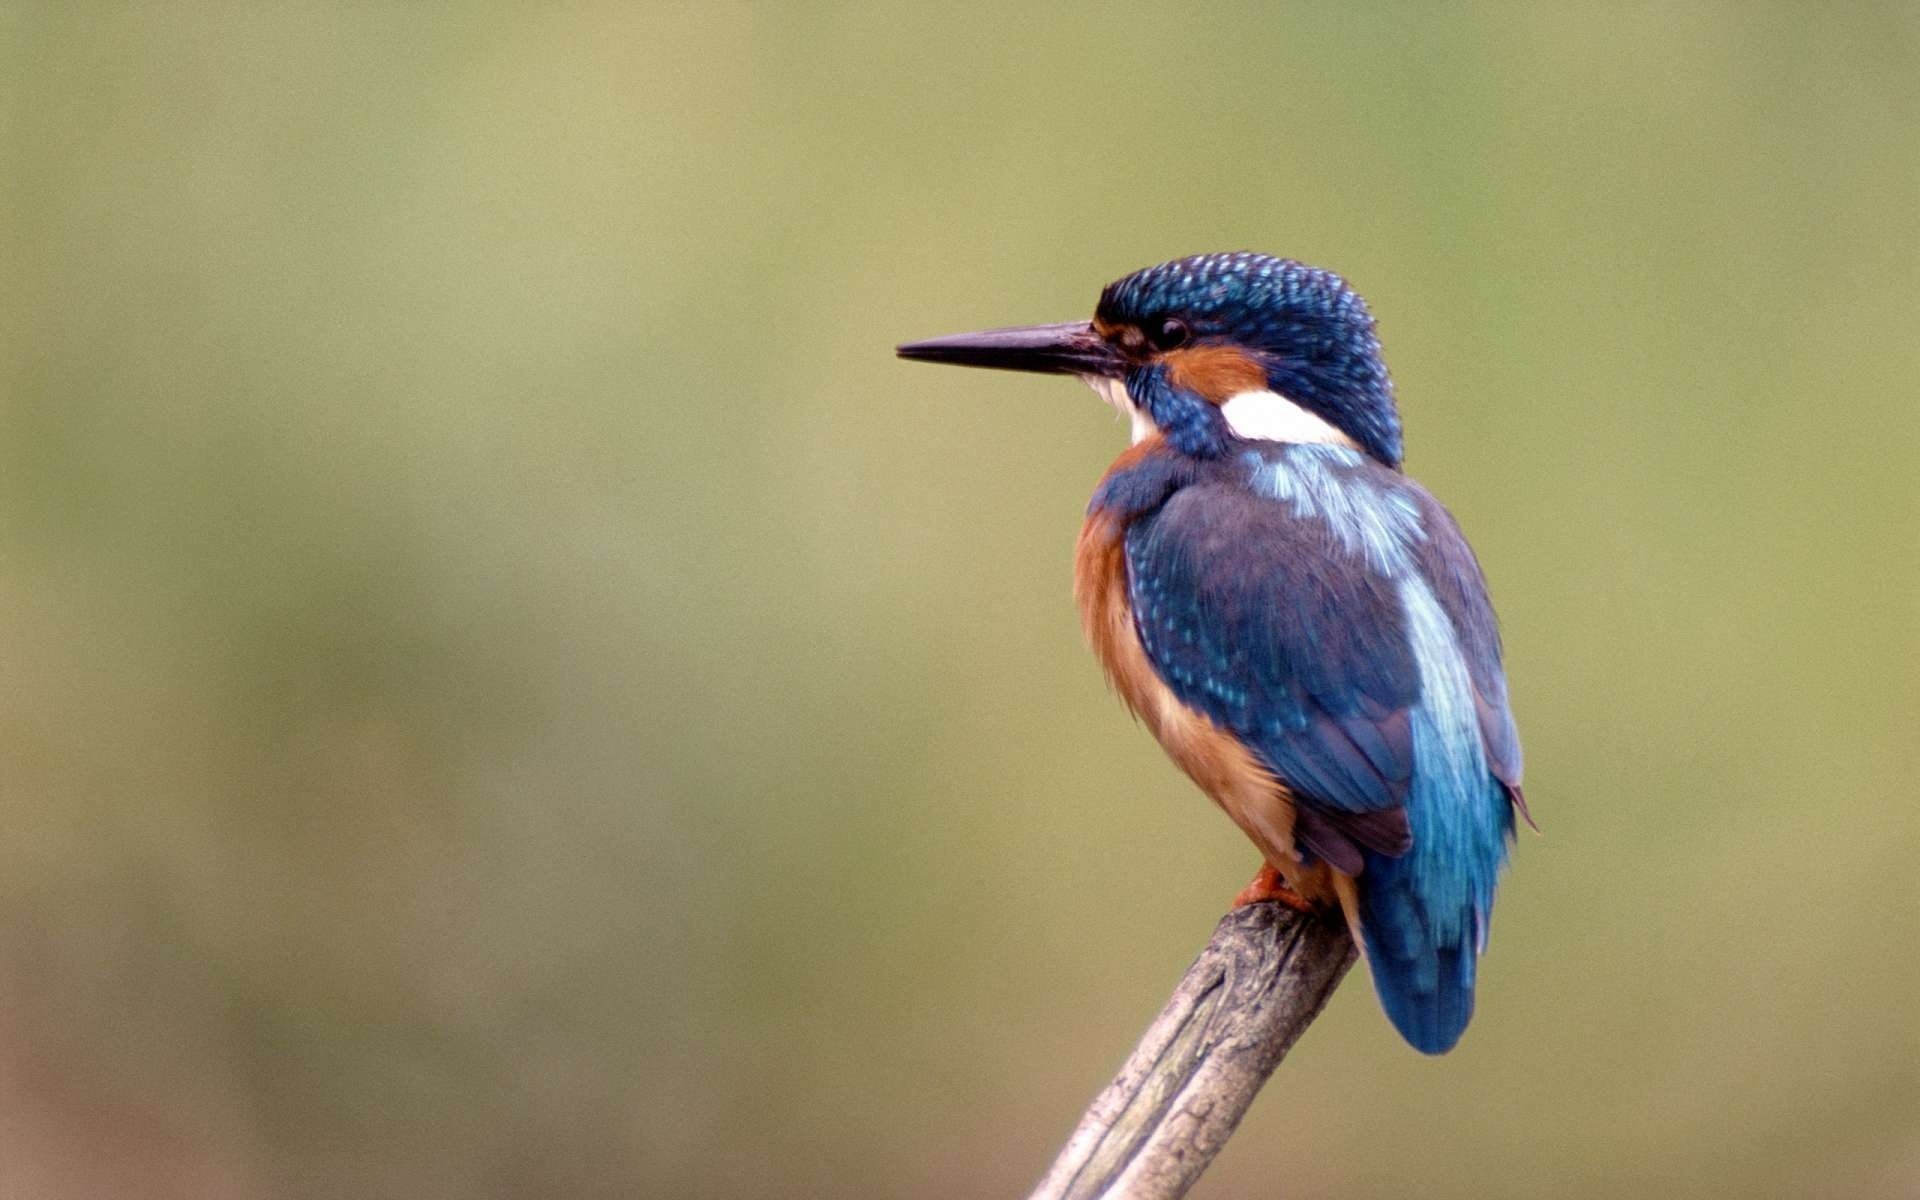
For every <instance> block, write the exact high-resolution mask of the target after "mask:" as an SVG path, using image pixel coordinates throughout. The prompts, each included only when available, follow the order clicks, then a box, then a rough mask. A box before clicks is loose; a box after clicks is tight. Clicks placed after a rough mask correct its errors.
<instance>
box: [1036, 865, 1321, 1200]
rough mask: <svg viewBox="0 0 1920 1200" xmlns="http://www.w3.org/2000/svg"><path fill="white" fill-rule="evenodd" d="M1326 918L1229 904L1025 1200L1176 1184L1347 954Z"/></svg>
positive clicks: (1312, 1013)
mask: <svg viewBox="0 0 1920 1200" xmlns="http://www.w3.org/2000/svg"><path fill="white" fill-rule="evenodd" d="M1353 960H1354V951H1353V941H1352V939H1351V938H1349V937H1348V936H1347V931H1346V927H1345V926H1344V925H1342V924H1340V923H1339V922H1338V921H1337V920H1330V919H1324V918H1321V917H1317V916H1311V915H1307V914H1303V913H1299V912H1295V911H1294V910H1293V909H1290V908H1286V907H1283V906H1281V905H1279V904H1274V903H1271V902H1269V903H1262V904H1251V905H1248V906H1246V907H1244V908H1236V909H1234V910H1233V911H1232V912H1229V913H1228V914H1227V915H1226V916H1224V917H1222V918H1220V924H1219V925H1217V926H1215V928H1214V931H1213V939H1212V940H1211V941H1209V942H1208V943H1207V948H1206V949H1205V950H1203V951H1201V952H1200V957H1199V958H1197V959H1195V960H1194V964H1193V966H1191V967H1189V968H1188V969H1187V974H1186V977H1185V978H1183V979H1182V980H1181V981H1180V986H1179V987H1178V988H1176V989H1175V990H1174V993H1173V998H1172V999H1170V1000H1168V1001H1167V1006H1166V1008H1165V1009H1164V1010H1163V1011H1162V1012H1161V1013H1160V1016H1159V1019H1157V1020H1156V1021H1154V1023H1153V1024H1152V1026H1151V1027H1149V1028H1148V1029H1147V1032H1146V1035H1145V1036H1143V1037H1142V1038H1141V1039H1140V1044H1139V1045H1138V1046H1136V1047H1135V1048H1134V1051H1133V1055H1132V1057H1130V1058H1129V1059H1128V1060H1127V1065H1126V1066H1124V1067H1122V1068H1121V1070H1120V1074H1119V1075H1118V1076H1117V1077H1115V1079H1114V1081H1113V1082H1112V1083H1111V1084H1109V1085H1108V1086H1107V1089H1106V1090H1105V1091H1103V1092H1101V1093H1100V1095H1099V1097H1098V1098H1097V1099H1096V1100H1094V1102H1093V1105H1092V1107H1090V1108H1088V1109H1087V1113H1086V1115H1085V1116H1084V1117H1082V1118H1081V1119H1080V1127H1079V1128H1078V1129H1075V1130H1074V1131H1073V1136H1072V1137H1071V1138H1069V1139H1068V1140H1067V1144H1066V1146H1065V1148H1063V1149H1062V1150H1061V1151H1060V1157H1059V1158H1057V1159H1055V1160H1054V1163H1053V1167H1052V1169H1051V1170H1049V1171H1048V1172H1047V1176H1046V1178H1045V1179H1043V1180H1041V1181H1040V1186H1039V1187H1038V1188H1036V1189H1035V1190H1034V1192H1033V1193H1032V1195H1031V1196H1030V1197H1029V1200H1175V1198H1177V1197H1180V1196H1184V1195H1186V1194H1187V1189H1189V1188H1191V1187H1192V1186H1193V1185H1194V1183H1195V1182H1196V1181H1197V1180H1198V1179H1199V1178H1200V1173H1201V1172H1203V1171H1205V1170H1206V1169H1207V1164H1209V1163H1211V1162H1212V1161H1213V1156H1214V1155H1216V1154H1218V1153H1219V1152H1220V1148H1221V1147H1222V1146H1224V1145H1226V1143H1227V1139H1228V1138H1229V1137H1231V1136H1232V1135H1233V1131H1234V1128H1235V1127H1236V1126H1238V1125H1239V1124H1240V1118H1241V1116H1242V1115H1243V1114H1245V1112H1246V1111H1247V1108H1248V1106H1249V1105H1251V1104H1252V1103H1253V1098H1254V1096H1255V1095H1256V1094H1257V1093H1258V1092H1259V1091H1260V1085H1262V1084H1264V1083H1265V1082H1266V1081H1267V1076H1269V1075H1271V1074H1273V1070H1274V1068H1275V1067H1277V1066H1279V1065H1280V1060H1281V1059H1283V1058H1285V1057H1286V1054H1287V1051H1288V1049H1289V1048H1291V1047H1292V1046H1293V1043H1294V1041H1295V1040H1296V1039H1297V1038H1299V1036H1300V1035H1301V1033H1303V1032H1304V1031H1305V1030H1306V1028H1307V1026H1308V1025H1310V1024H1312V1022H1313V1019H1314V1018H1315V1017H1317V1016H1319V1015H1320V1010H1321V1009H1322V1008H1324V1007H1325V1006H1326V1003H1327V998H1328V997H1329V996H1332V995H1333V989H1334V988H1335V987H1337V986H1338V985H1339V983H1340V980H1341V978H1342V977H1343V976H1345V975H1346V973H1347V968H1348V967H1350V966H1352V965H1353Z"/></svg>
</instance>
